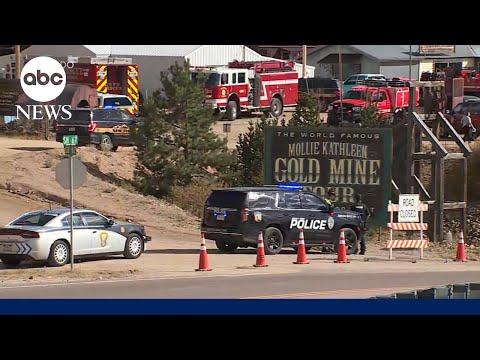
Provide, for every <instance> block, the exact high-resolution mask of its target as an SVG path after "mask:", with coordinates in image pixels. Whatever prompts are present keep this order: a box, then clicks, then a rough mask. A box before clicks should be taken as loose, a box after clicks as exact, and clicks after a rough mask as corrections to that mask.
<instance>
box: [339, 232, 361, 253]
mask: <svg viewBox="0 0 480 360" xmlns="http://www.w3.org/2000/svg"><path fill="white" fill-rule="evenodd" d="M344 230H345V245H346V247H347V255H352V254H358V251H359V243H358V237H357V234H356V233H355V231H353V230H352V229H349V228H345V229H344ZM338 241H339V239H337V240H336V241H335V245H334V250H335V252H336V253H337V252H338Z"/></svg>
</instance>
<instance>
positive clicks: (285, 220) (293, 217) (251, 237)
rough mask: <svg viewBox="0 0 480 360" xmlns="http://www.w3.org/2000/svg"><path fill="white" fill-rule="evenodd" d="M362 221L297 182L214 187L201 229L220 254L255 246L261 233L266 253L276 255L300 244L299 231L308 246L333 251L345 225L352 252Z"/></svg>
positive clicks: (354, 252) (349, 251)
mask: <svg viewBox="0 0 480 360" xmlns="http://www.w3.org/2000/svg"><path fill="white" fill-rule="evenodd" d="M362 224H363V223H362V219H361V216H360V214H359V213H357V212H354V211H350V210H343V209H337V208H331V207H330V206H328V205H327V204H326V203H325V202H324V201H323V200H322V199H321V198H320V197H319V196H317V195H316V194H315V193H312V192H307V191H303V190H302V187H301V186H293V185H275V186H262V187H234V188H224V189H218V190H213V191H212V192H211V194H210V195H209V197H208V198H207V200H206V202H205V206H204V212H203V219H202V225H201V231H202V234H204V236H205V239H209V240H214V241H215V242H216V245H217V247H218V249H219V250H220V251H222V252H234V251H235V250H236V249H237V248H238V247H256V245H257V242H258V234H259V232H260V231H262V232H263V238H264V244H265V245H264V246H265V254H267V255H275V254H278V253H279V252H280V251H281V250H282V248H285V247H291V248H293V249H297V248H298V239H299V235H300V229H303V232H304V238H305V247H306V249H307V250H309V249H310V248H312V247H313V246H319V247H328V248H331V249H333V250H335V251H336V249H337V246H338V239H339V236H340V229H341V228H344V229H345V243H346V245H347V254H356V253H358V251H359V242H358V238H359V233H360V231H361V230H363V228H362V226H363V225H362Z"/></svg>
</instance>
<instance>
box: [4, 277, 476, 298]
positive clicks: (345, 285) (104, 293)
mask: <svg viewBox="0 0 480 360" xmlns="http://www.w3.org/2000/svg"><path fill="white" fill-rule="evenodd" d="M462 282H480V273H479V272H478V271H470V272H460V271H456V272H436V273H433V272H430V273H383V274H372V273H370V274H358V273H355V274H342V273H338V274H333V275H332V274H321V273H314V272H300V273H295V274H275V275H273V274H258V275H244V276H227V275H225V276H219V275H214V274H213V273H208V274H207V273H202V274H194V275H191V276H189V277H183V278H178V277H175V278H173V277H172V278H167V277H163V278H155V279H140V280H139V279H135V280H134V279H129V280H105V281H99V282H88V283H68V284H38V285H25V286H4V287H0V298H17V299H21V298H23V299H26V298H50V299H52V298H64V299H67V298H83V299H84V298H97V299H100V298H104V299H105V298H110V299H113V298H124V299H128V298H130V299H134V298H137V299H138V298H150V299H175V298H176V299H180V298H197V299H200V298H204V299H208V298H210V299H211V298H290V299H293V298H298V299H299V298H324V299H326V298H369V297H372V296H375V295H381V294H391V293H394V292H398V291H407V290H413V289H415V288H428V287H431V286H434V285H447V284H452V283H462Z"/></svg>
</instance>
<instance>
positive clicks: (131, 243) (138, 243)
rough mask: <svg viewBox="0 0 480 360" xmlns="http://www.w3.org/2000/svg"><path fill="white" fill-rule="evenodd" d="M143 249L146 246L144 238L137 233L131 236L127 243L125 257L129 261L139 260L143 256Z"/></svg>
mask: <svg viewBox="0 0 480 360" xmlns="http://www.w3.org/2000/svg"><path fill="white" fill-rule="evenodd" d="M143 249H144V244H143V239H142V237H141V236H140V235H138V234H136V233H133V234H130V235H128V238H127V241H126V242H125V250H124V251H123V256H124V257H125V258H127V259H137V258H139V257H140V255H142V252H143Z"/></svg>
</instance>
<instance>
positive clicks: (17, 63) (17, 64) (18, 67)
mask: <svg viewBox="0 0 480 360" xmlns="http://www.w3.org/2000/svg"><path fill="white" fill-rule="evenodd" d="M21 66H22V64H21V58H20V45H15V79H20V73H21V71H22V69H21Z"/></svg>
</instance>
